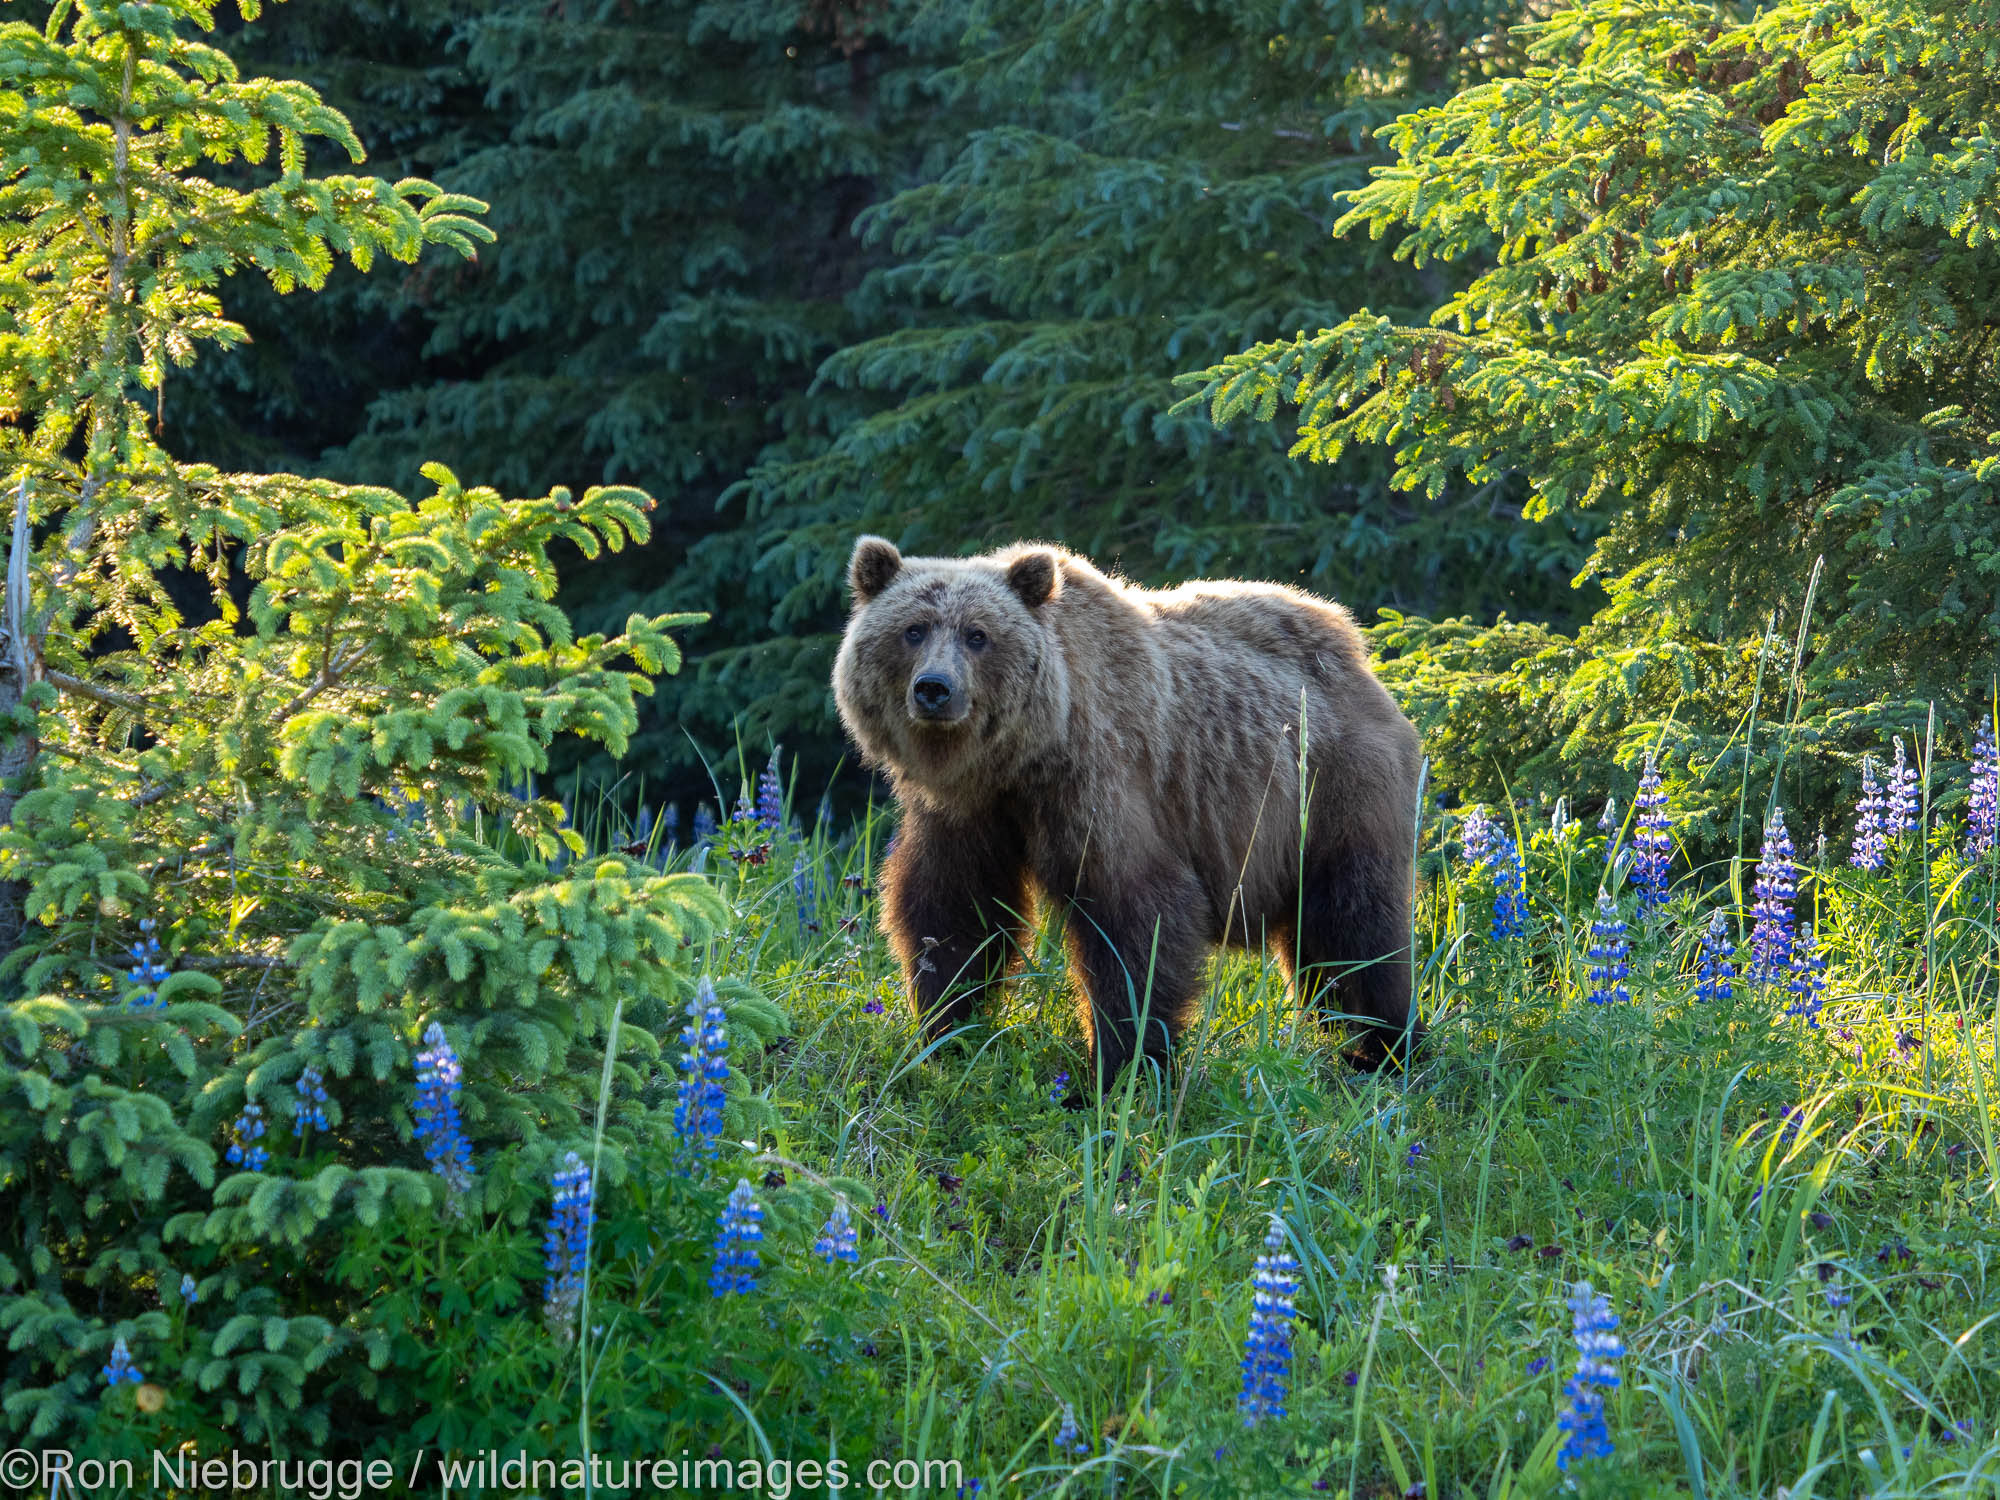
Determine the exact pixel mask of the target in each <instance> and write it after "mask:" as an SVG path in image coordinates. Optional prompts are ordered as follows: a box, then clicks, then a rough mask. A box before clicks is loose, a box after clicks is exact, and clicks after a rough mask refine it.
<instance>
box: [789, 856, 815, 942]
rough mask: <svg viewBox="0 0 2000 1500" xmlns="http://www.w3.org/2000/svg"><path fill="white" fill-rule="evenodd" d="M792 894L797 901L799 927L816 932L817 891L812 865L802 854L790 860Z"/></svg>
mask: <svg viewBox="0 0 2000 1500" xmlns="http://www.w3.org/2000/svg"><path fill="white" fill-rule="evenodd" d="M792 895H793V896H794V897H795V898H796V899H797V901H798V906H799V926H800V928H801V929H802V930H804V931H806V932H818V931H819V892H818V890H817V889H816V888H815V886H814V884H813V876H812V867H811V866H810V865H808V864H807V863H806V857H805V856H804V855H803V854H801V855H799V856H798V857H797V858H795V859H794V860H793V861H792Z"/></svg>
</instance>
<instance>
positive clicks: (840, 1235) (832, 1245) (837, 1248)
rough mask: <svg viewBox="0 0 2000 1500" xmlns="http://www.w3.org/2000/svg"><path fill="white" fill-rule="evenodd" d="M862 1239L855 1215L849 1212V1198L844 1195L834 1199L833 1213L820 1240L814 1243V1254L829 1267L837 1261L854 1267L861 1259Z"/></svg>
mask: <svg viewBox="0 0 2000 1500" xmlns="http://www.w3.org/2000/svg"><path fill="white" fill-rule="evenodd" d="M860 1238H861V1236H860V1232H859V1231H858V1230H856V1229H855V1227H854V1218H853V1215H851V1214H850V1213H849V1212H848V1211H847V1197H846V1195H845V1194H842V1195H841V1196H840V1197H838V1198H836V1199H834V1202H833V1212H832V1213H830V1214H828V1215H827V1216H826V1223H825V1225H824V1226H822V1227H821V1229H820V1232H819V1238H818V1239H816V1240H814V1241H813V1247H812V1248H813V1254H814V1255H817V1256H818V1257H819V1258H820V1259H821V1260H823V1261H825V1262H826V1263H827V1264H828V1265H832V1264H833V1263H834V1262H835V1261H837V1260H844V1261H846V1262H847V1263H848V1264H849V1265H853V1264H855V1263H856V1262H857V1261H859V1260H860V1259H861V1249H860Z"/></svg>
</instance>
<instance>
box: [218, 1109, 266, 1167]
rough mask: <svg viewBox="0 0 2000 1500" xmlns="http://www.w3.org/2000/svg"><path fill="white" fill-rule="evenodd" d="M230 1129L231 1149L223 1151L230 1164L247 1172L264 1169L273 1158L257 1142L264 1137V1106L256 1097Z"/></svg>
mask: <svg viewBox="0 0 2000 1500" xmlns="http://www.w3.org/2000/svg"><path fill="white" fill-rule="evenodd" d="M229 1131H230V1139H229V1149H228V1150H227V1151H225V1152H224V1153H223V1156H224V1158H225V1159H226V1160H227V1161H228V1162H229V1164H230V1165H231V1166H232V1167H241V1168H242V1169H243V1170H244V1171H246V1172H261V1171H263V1170H264V1166H265V1164H266V1163H267V1162H269V1161H270V1159H271V1153H270V1152H269V1151H267V1150H265V1149H264V1147H262V1146H260V1145H258V1144H257V1143H258V1142H259V1141H261V1140H262V1139H263V1138H264V1106H263V1105H261V1104H259V1103H258V1102H257V1101H256V1100H254V1099H252V1100H250V1101H249V1102H247V1103H246V1104H245V1105H244V1106H243V1113H242V1114H240V1115H238V1116H237V1117H236V1120H235V1122H234V1123H233V1124H232V1125H231V1126H230V1127H229Z"/></svg>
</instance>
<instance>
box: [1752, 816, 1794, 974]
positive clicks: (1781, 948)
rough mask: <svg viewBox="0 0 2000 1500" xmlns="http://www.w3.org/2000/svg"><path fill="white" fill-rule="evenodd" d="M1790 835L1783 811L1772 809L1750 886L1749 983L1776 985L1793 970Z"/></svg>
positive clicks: (1792, 898)
mask: <svg viewBox="0 0 2000 1500" xmlns="http://www.w3.org/2000/svg"><path fill="white" fill-rule="evenodd" d="M1792 857H1793V851H1792V836H1791V835H1790V834H1789V833H1787V832H1786V831H1785V810H1784V809H1783V808H1781V807H1774V808H1772V809H1771V818H1770V821H1769V822H1767V823H1766V824H1765V825H1764V847H1763V850H1762V852H1761V853H1760V854H1759V855H1758V858H1757V881H1756V884H1755V885H1754V886H1752V887H1751V890H1752V892H1753V893H1754V894H1755V895H1756V897H1757V900H1756V903H1755V904H1754V905H1753V906H1752V907H1751V908H1750V913H1751V915H1752V916H1753V917H1754V918H1755V919H1756V920H1755V923H1754V925H1753V926H1752V927H1751V929H1750V974H1749V978H1750V982H1751V983H1752V984H1776V983H1777V982H1778V981H1779V980H1780V979H1781V978H1784V977H1785V976H1786V975H1787V974H1789V973H1790V971H1791V967H1792V925H1793V923H1794V922H1796V921H1797V920H1798V918H1797V914H1796V913H1795V912H1794V911H1793V910H1792V903H1793V902H1794V901H1795V900H1797V899H1798V894H1799V885H1798V877H1797V875H1796V874H1795V873H1794V872H1793V869H1792Z"/></svg>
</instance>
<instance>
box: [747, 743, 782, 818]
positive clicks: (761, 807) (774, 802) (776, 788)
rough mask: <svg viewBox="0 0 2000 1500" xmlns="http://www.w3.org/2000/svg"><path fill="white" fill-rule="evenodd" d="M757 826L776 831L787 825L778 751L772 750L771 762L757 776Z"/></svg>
mask: <svg viewBox="0 0 2000 1500" xmlns="http://www.w3.org/2000/svg"><path fill="white" fill-rule="evenodd" d="M754 811H755V815H756V818H757V826H758V827H760V828H764V829H767V830H769V831H771V832H773V833H775V832H776V831H777V830H778V829H780V828H782V827H784V826H785V785H784V783H783V782H782V781H780V780H779V779H778V752H777V749H776V748H775V747H773V749H772V751H771V759H770V762H769V764H767V765H766V766H765V767H764V770H763V774H761V775H760V776H758V778H757V805H756V808H755V809H754Z"/></svg>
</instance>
